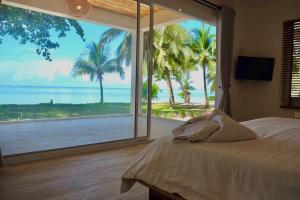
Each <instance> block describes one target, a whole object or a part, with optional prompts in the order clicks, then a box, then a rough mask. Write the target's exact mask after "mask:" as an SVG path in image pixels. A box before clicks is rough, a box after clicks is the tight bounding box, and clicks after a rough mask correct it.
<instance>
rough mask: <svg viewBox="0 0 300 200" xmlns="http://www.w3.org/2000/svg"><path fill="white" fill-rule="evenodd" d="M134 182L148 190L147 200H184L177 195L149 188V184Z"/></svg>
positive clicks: (152, 187)
mask: <svg viewBox="0 0 300 200" xmlns="http://www.w3.org/2000/svg"><path fill="white" fill-rule="evenodd" d="M136 181H137V182H139V183H140V184H142V185H144V186H146V187H148V188H149V200H185V199H184V198H182V197H180V196H179V195H176V194H171V193H169V192H166V191H163V190H161V189H158V188H156V187H154V186H150V185H149V184H147V183H145V182H143V181H139V180H136Z"/></svg>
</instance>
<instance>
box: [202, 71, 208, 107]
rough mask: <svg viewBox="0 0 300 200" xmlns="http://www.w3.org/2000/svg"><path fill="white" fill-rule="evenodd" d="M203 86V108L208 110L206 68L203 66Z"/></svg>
mask: <svg viewBox="0 0 300 200" xmlns="http://www.w3.org/2000/svg"><path fill="white" fill-rule="evenodd" d="M203 86H204V94H205V108H209V101H208V95H207V85H206V67H205V66H203Z"/></svg>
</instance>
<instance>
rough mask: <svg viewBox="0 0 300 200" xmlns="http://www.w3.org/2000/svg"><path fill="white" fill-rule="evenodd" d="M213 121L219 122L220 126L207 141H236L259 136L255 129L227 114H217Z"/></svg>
mask: <svg viewBox="0 0 300 200" xmlns="http://www.w3.org/2000/svg"><path fill="white" fill-rule="evenodd" d="M212 121H213V122H215V123H217V124H218V125H219V126H220V128H219V129H218V130H217V131H215V132H214V133H213V134H211V135H210V136H209V137H208V138H207V139H206V142H234V141H242V140H251V139H255V138H256V137H257V136H256V134H255V132H254V131H252V130H251V129H249V128H248V127H246V126H244V125H242V124H240V123H238V122H237V121H235V120H234V119H232V118H231V117H229V116H227V115H216V116H214V117H213V118H212Z"/></svg>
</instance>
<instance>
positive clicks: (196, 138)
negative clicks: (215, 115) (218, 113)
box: [173, 121, 220, 142]
mask: <svg viewBox="0 0 300 200" xmlns="http://www.w3.org/2000/svg"><path fill="white" fill-rule="evenodd" d="M219 128H220V126H219V125H218V124H217V123H216V122H213V121H200V122H198V123H194V124H190V125H188V126H185V127H184V128H183V129H182V130H181V131H179V130H177V131H176V132H174V133H173V135H174V142H201V141H204V140H206V139H207V138H208V137H209V136H210V135H211V134H212V133H214V132H215V131H216V130H218V129H219Z"/></svg>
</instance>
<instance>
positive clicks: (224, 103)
mask: <svg viewBox="0 0 300 200" xmlns="http://www.w3.org/2000/svg"><path fill="white" fill-rule="evenodd" d="M234 16H235V11H234V10H233V9H232V8H229V7H227V6H223V7H222V8H221V10H220V11H219V13H218V27H217V29H218V57H217V63H218V64H217V74H218V80H217V81H218V86H219V89H218V95H217V96H218V100H217V107H218V108H220V109H221V110H223V111H224V112H225V113H226V114H228V115H231V105H230V104H231V102H230V78H231V68H232V59H233V32H234Z"/></svg>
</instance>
